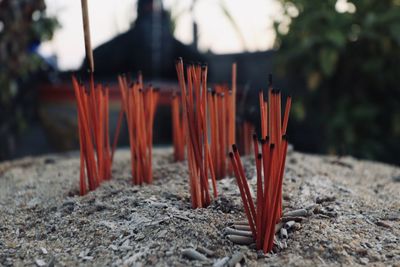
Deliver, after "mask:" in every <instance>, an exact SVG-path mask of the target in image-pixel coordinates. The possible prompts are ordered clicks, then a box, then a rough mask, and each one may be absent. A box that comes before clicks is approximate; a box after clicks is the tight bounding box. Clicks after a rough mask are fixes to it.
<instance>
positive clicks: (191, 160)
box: [176, 58, 217, 208]
mask: <svg viewBox="0 0 400 267" xmlns="http://www.w3.org/2000/svg"><path fill="white" fill-rule="evenodd" d="M176 72H177V75H178V81H179V86H180V88H181V101H182V108H183V118H184V119H183V121H184V122H183V124H184V127H185V132H186V148H187V157H188V165H189V179H190V181H189V183H190V194H191V199H192V207H193V208H201V207H207V206H208V205H209V204H210V203H211V197H210V189H209V181H208V177H209V174H210V176H211V181H212V186H213V192H214V198H216V197H217V188H216V180H215V173H214V169H213V164H212V162H211V154H210V148H209V144H208V138H207V116H206V110H207V66H206V65H203V66H201V65H200V64H197V65H188V66H187V67H186V76H187V81H186V80H185V72H184V65H183V60H182V58H179V59H178V60H177V62H176ZM186 82H187V84H186Z"/></svg>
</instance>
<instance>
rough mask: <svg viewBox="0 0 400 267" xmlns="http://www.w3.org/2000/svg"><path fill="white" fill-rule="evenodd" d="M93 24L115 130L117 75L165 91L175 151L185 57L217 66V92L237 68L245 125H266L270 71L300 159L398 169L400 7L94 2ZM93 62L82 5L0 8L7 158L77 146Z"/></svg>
mask: <svg viewBox="0 0 400 267" xmlns="http://www.w3.org/2000/svg"><path fill="white" fill-rule="evenodd" d="M89 14H90V23H91V35H92V45H93V47H94V62H95V79H96V81H97V82H103V83H107V84H110V86H111V89H112V91H111V95H110V97H111V101H112V102H111V106H110V116H111V118H110V119H111V124H112V125H114V126H115V122H116V118H117V116H118V112H119V108H120V107H119V92H118V88H117V87H116V76H117V74H119V73H123V72H127V73H131V74H132V75H136V73H137V72H138V71H139V70H141V71H142V72H143V75H144V78H145V82H147V83H152V84H153V85H155V86H156V87H159V88H160V89H161V96H162V97H161V103H160V104H161V106H160V107H159V109H158V111H157V117H156V121H155V140H154V141H155V143H156V144H168V143H170V142H171V128H170V127H171V126H170V117H169V114H170V111H169V97H170V92H171V91H172V90H174V89H176V86H177V85H176V74H175V68H174V62H175V59H176V58H177V57H179V56H182V57H183V58H184V59H186V60H188V61H194V62H197V61H200V62H207V63H208V65H209V81H210V83H211V84H212V83H226V84H230V82H231V64H232V63H233V62H237V64H238V94H239V97H238V102H239V103H238V107H239V108H238V113H239V114H238V121H239V122H240V121H250V122H253V124H254V125H255V126H256V127H258V124H259V123H258V121H259V117H258V116H259V115H258V98H257V93H258V90H259V89H261V88H266V87H267V85H268V74H269V73H272V74H273V77H274V78H273V80H274V81H273V82H274V85H275V87H276V88H279V89H281V90H282V91H283V93H284V94H285V95H287V94H291V95H292V96H293V106H292V114H291V119H290V125H289V135H290V140H291V142H292V143H293V145H294V147H295V149H297V150H299V151H304V152H309V153H324V154H336V155H353V156H355V157H358V158H364V159H371V160H378V161H383V162H388V163H392V164H400V157H399V156H398V154H399V152H400V141H399V138H400V86H399V82H398V78H399V76H400V0H363V1H347V0H325V1H311V0H249V1H242V0H187V1H178V0H163V1H161V0H114V1H109V0H89ZM84 56H85V53H84V41H83V30H82V17H81V4H80V1H79V0H72V1H71V0H45V1H44V0H0V160H6V159H11V158H16V157H21V156H25V155H37V154H42V153H49V152H59V151H66V150H71V149H77V148H78V142H77V131H76V110H75V100H74V95H73V91H72V89H71V80H70V78H71V74H72V73H77V75H79V76H80V77H81V78H82V79H83V80H85V79H87V71H86V69H87V68H86V66H85V63H84V62H85V60H84ZM124 132H126V131H124V130H123V131H122V133H124ZM120 144H121V145H124V144H127V138H126V136H124V135H122V136H121V141H120Z"/></svg>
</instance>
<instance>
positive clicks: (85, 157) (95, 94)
mask: <svg viewBox="0 0 400 267" xmlns="http://www.w3.org/2000/svg"><path fill="white" fill-rule="evenodd" d="M72 85H73V88H74V92H75V97H76V100H77V107H78V129H79V144H80V161H81V164H80V194H81V195H85V194H86V192H87V191H88V189H89V190H90V191H91V190H94V189H96V188H97V187H98V186H99V184H100V183H101V182H102V181H104V180H108V179H110V178H111V163H112V157H111V149H110V141H109V140H110V139H109V119H108V102H109V101H108V99H109V97H108V91H109V89H108V87H103V86H102V85H97V86H96V88H95V86H94V80H93V73H92V74H91V77H90V84H89V88H86V87H85V86H84V85H83V84H80V83H79V82H78V81H77V79H76V78H75V76H72ZM85 165H86V173H85ZM86 177H87V179H86Z"/></svg>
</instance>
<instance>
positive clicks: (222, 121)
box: [207, 63, 236, 179]
mask: <svg viewBox="0 0 400 267" xmlns="http://www.w3.org/2000/svg"><path fill="white" fill-rule="evenodd" d="M207 98H208V103H209V105H208V114H209V117H210V136H211V158H212V162H213V165H214V169H215V176H216V178H217V179H222V178H224V177H225V176H226V173H227V171H228V172H229V174H232V168H231V167H230V165H229V164H227V157H228V148H229V147H230V146H231V145H233V144H234V143H235V135H236V132H235V131H236V127H235V117H236V63H234V64H233V65H232V87H231V88H229V87H228V86H224V85H216V86H215V89H214V90H209V91H208V94H207Z"/></svg>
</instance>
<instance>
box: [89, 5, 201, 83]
mask: <svg viewBox="0 0 400 267" xmlns="http://www.w3.org/2000/svg"><path fill="white" fill-rule="evenodd" d="M137 14H138V15H137V19H136V21H135V23H134V25H133V27H132V28H131V29H130V30H128V31H127V32H125V33H123V34H121V35H118V36H117V37H115V38H114V39H112V40H111V41H108V42H106V43H104V44H102V45H100V46H99V47H97V48H95V49H94V51H93V56H94V61H95V73H96V77H97V78H99V77H102V76H106V77H110V76H111V77H115V76H116V75H117V74H120V73H137V72H138V71H141V72H142V73H143V75H144V77H145V78H146V79H147V80H149V79H171V80H172V79H175V78H176V73H175V67H174V66H175V65H174V63H175V59H176V58H178V57H183V58H190V59H191V60H194V61H200V62H204V60H205V57H204V56H203V55H202V54H201V53H200V52H198V51H197V50H196V49H194V48H193V47H192V46H188V45H184V44H183V43H181V42H180V41H178V40H176V39H175V37H174V36H173V34H172V26H171V21H170V17H169V14H168V13H167V12H166V11H165V10H164V9H163V6H162V2H161V0H139V1H138V5H137ZM84 62H86V60H85V61H84ZM85 64H86V63H85ZM85 64H84V65H83V67H82V69H84V70H86V69H87V66H86V65H85Z"/></svg>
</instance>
